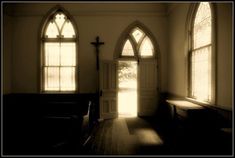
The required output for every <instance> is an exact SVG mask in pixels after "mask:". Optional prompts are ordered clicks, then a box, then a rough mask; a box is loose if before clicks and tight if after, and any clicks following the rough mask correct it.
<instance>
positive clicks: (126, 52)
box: [122, 40, 134, 56]
mask: <svg viewBox="0 0 235 158" xmlns="http://www.w3.org/2000/svg"><path fill="white" fill-rule="evenodd" d="M122 55H123V56H134V50H133V47H132V45H131V42H130V41H129V40H127V41H126V42H125V45H124V47H123V50H122Z"/></svg>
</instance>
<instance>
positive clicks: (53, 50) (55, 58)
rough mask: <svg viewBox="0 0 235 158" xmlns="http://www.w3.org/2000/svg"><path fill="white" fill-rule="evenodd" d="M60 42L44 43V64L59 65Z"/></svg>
mask: <svg viewBox="0 0 235 158" xmlns="http://www.w3.org/2000/svg"><path fill="white" fill-rule="evenodd" d="M59 59H60V44H59V43H49V42H47V43H45V65H46V66H58V65H60V61H59Z"/></svg>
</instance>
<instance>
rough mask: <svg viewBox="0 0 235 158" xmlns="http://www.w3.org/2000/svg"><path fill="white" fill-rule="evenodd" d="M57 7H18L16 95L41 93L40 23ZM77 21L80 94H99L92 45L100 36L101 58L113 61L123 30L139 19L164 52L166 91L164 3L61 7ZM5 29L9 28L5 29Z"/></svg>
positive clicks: (14, 54) (15, 9)
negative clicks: (103, 43)
mask: <svg viewBox="0 0 235 158" xmlns="http://www.w3.org/2000/svg"><path fill="white" fill-rule="evenodd" d="M55 6H56V4H16V5H15V4H14V6H13V11H12V13H11V15H12V19H13V21H14V26H13V28H12V29H13V32H14V34H13V35H12V72H10V73H11V75H12V82H11V83H12V89H11V92H13V93H38V92H39V91H40V89H39V87H40V85H39V84H40V73H39V66H40V63H39V62H40V56H39V53H40V52H39V49H40V45H39V44H40V41H39V39H38V35H39V31H40V24H41V22H42V19H43V17H44V16H45V15H46V14H47V13H48V11H49V10H50V9H51V8H53V7H55ZM61 6H62V7H64V8H65V10H67V11H68V12H69V13H70V14H71V15H72V16H73V18H74V19H75V22H76V24H77V27H78V33H79V34H78V36H79V43H78V61H79V63H78V65H79V92H81V93H90V92H95V91H96V78H97V77H96V67H95V66H96V57H95V52H94V47H93V46H92V45H91V44H90V42H92V41H94V40H95V37H96V36H97V35H98V36H100V39H101V40H102V41H104V42H105V45H103V46H101V47H100V53H101V54H100V58H101V60H102V59H105V60H113V56H114V54H113V53H114V51H115V47H116V44H117V41H118V38H119V37H120V35H121V33H122V31H124V30H125V29H126V27H128V26H129V25H130V24H131V23H133V22H134V21H136V20H138V21H140V22H141V23H143V24H144V25H145V26H146V27H147V28H148V29H149V30H150V31H151V32H152V33H153V35H154V37H155V38H156V39H157V42H158V44H159V47H160V51H161V60H162V61H161V62H162V65H161V68H162V70H161V72H162V74H160V75H161V80H162V83H161V88H162V89H163V90H166V81H167V80H166V74H167V73H166V66H165V65H164V64H166V62H165V61H166V54H167V41H166V40H167V36H166V32H167V30H166V28H167V21H166V14H165V6H164V5H160V4H154V5H153V4H105V5H103V4H88V5H84V4H77V3H75V4H61ZM4 27H5V26H4Z"/></svg>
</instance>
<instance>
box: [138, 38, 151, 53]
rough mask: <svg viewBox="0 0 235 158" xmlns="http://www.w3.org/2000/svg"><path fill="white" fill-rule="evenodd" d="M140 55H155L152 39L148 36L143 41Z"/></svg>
mask: <svg viewBox="0 0 235 158" xmlns="http://www.w3.org/2000/svg"><path fill="white" fill-rule="evenodd" d="M140 55H141V56H143V57H145V56H153V45H152V42H151V40H150V39H149V38H148V37H147V36H146V37H145V38H144V40H143V42H142V43H141V45H140Z"/></svg>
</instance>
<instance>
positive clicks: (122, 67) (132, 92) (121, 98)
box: [118, 61, 137, 117]
mask: <svg viewBox="0 0 235 158" xmlns="http://www.w3.org/2000/svg"><path fill="white" fill-rule="evenodd" d="M118 113H119V117H136V116H137V63H136V61H119V65H118Z"/></svg>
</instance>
